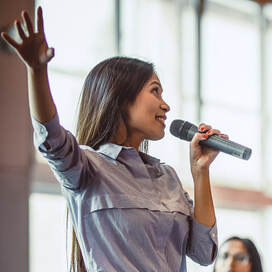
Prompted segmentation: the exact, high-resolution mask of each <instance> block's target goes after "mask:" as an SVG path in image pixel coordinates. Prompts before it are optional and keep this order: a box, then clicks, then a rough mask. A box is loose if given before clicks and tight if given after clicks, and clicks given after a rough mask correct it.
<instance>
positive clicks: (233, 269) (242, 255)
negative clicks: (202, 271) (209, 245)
mask: <svg viewBox="0 0 272 272" xmlns="http://www.w3.org/2000/svg"><path fill="white" fill-rule="evenodd" d="M214 272H263V269H262V264H261V258H260V255H259V253H258V251H257V248H256V247H255V245H254V243H253V242H252V241H251V240H250V239H246V238H245V239H243V238H239V237H236V236H233V237H230V238H229V239H227V240H226V241H224V243H223V244H222V246H221V247H220V249H219V253H218V257H217V259H216V261H215V265H214Z"/></svg>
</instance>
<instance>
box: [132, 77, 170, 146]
mask: <svg viewBox="0 0 272 272" xmlns="http://www.w3.org/2000/svg"><path fill="white" fill-rule="evenodd" d="M162 91H163V90H162V86H161V83H160V81H159V79H158V77H157V75H156V74H155V73H153V75H152V77H151V78H150V79H149V80H148V81H147V83H146V84H145V85H144V87H143V88H142V90H141V91H140V93H139V94H138V95H137V97H136V99H135V101H134V102H133V103H132V104H131V105H129V106H128V124H129V126H130V129H131V135H132V137H131V138H132V142H133V143H136V145H138V144H140V143H141V142H142V141H143V140H144V139H148V140H158V139H161V138H163V136H164V129H165V120H166V112H168V111H169V110H170V108H169V106H168V105H167V104H166V103H165V102H164V100H163V99H162Z"/></svg>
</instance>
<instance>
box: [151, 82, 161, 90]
mask: <svg viewBox="0 0 272 272" xmlns="http://www.w3.org/2000/svg"><path fill="white" fill-rule="evenodd" d="M154 84H156V85H158V86H160V87H161V89H162V86H161V84H160V83H159V82H158V81H152V82H151V83H150V84H149V85H154Z"/></svg>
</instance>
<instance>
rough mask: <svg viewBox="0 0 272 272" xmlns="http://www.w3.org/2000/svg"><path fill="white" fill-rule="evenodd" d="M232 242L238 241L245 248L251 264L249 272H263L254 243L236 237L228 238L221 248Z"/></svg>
mask: <svg viewBox="0 0 272 272" xmlns="http://www.w3.org/2000/svg"><path fill="white" fill-rule="evenodd" d="M232 240H236V241H240V242H241V243H242V244H243V245H244V247H245V248H246V250H247V252H248V255H249V261H250V263H251V272H263V268H262V262H261V258H260V255H259V253H258V250H257V248H256V247H255V245H254V243H253V242H252V241H251V240H250V239H243V238H240V237H237V236H233V237H230V238H229V239H227V240H226V241H225V242H224V243H223V244H222V245H221V247H222V246H223V245H224V244H225V243H227V242H229V241H232ZM215 265H216V261H215ZM215 265H214V270H213V271H214V272H216V270H215Z"/></svg>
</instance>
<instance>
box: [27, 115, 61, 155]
mask: <svg viewBox="0 0 272 272" xmlns="http://www.w3.org/2000/svg"><path fill="white" fill-rule="evenodd" d="M31 121H32V125H33V128H34V144H35V146H36V148H38V149H40V148H41V149H42V150H44V151H45V150H49V149H50V147H51V146H52V145H54V139H56V138H58V135H61V127H60V123H59V116H58V114H56V115H55V116H54V117H53V119H51V120H50V121H49V122H47V123H44V124H42V123H40V122H39V121H37V120H36V119H35V118H34V117H31Z"/></svg>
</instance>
